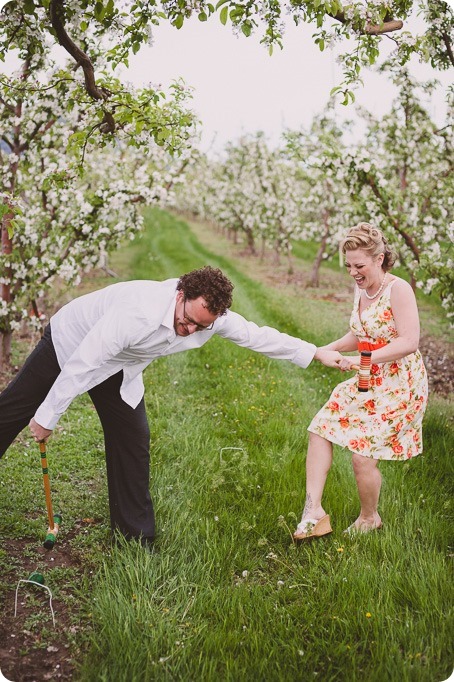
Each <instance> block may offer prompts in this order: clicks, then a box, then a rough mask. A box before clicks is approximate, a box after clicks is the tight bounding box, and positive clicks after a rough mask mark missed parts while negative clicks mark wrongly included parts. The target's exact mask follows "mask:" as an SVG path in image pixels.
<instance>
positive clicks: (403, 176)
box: [342, 69, 454, 316]
mask: <svg viewBox="0 0 454 682" xmlns="http://www.w3.org/2000/svg"><path fill="white" fill-rule="evenodd" d="M391 75H392V79H393V81H394V83H395V84H396V85H397V86H398V95H397V98H396V100H395V101H394V103H393V106H392V109H391V111H390V113H389V114H387V115H385V116H384V117H383V118H382V119H377V118H375V117H374V116H373V115H372V114H369V113H364V116H365V118H366V120H367V124H368V131H367V135H366V139H365V141H364V143H363V144H361V145H359V147H358V149H357V150H355V151H354V152H352V153H350V154H349V155H347V156H346V157H344V159H343V163H342V166H343V172H344V173H346V176H345V177H346V179H347V182H348V185H349V188H350V191H351V193H352V194H353V195H354V196H356V197H357V199H358V201H359V202H360V203H361V204H362V206H363V216H365V217H367V219H370V220H371V222H373V223H375V224H377V226H379V227H381V228H383V229H384V230H385V232H386V233H387V235H388V236H389V238H390V240H391V241H392V243H393V244H394V246H395V248H396V250H397V252H398V254H399V259H400V263H401V265H402V266H403V267H405V268H406V269H407V271H408V272H409V274H410V277H411V280H412V283H413V286H415V285H416V284H417V285H418V286H420V287H422V288H424V289H425V291H426V292H427V293H430V291H432V290H437V291H438V293H439V294H440V296H441V298H442V301H443V305H444V306H445V308H446V309H447V311H448V315H449V316H452V315H453V313H454V296H453V293H452V292H453V291H454V276H453V273H454V268H453V267H452V265H453V258H454V255H453V232H452V224H453V219H454V211H453V208H454V150H453V141H454V138H453V123H452V111H453V109H452V102H451V103H450V111H449V113H448V120H447V121H446V124H445V125H443V126H441V127H440V126H438V125H436V124H435V123H434V122H433V121H432V120H431V118H430V116H429V114H428V112H427V111H426V109H425V108H424V106H423V105H422V104H421V101H422V100H423V98H424V96H425V94H427V93H428V92H430V91H431V90H432V89H433V88H434V87H435V84H434V83H425V84H421V83H418V82H417V81H415V79H413V78H412V77H411V76H410V75H409V73H408V72H407V70H406V69H398V70H394V69H393V70H392V74H391Z"/></svg>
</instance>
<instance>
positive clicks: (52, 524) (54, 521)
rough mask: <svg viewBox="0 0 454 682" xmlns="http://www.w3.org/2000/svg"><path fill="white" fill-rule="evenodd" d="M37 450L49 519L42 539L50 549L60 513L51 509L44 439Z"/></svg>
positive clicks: (53, 543)
mask: <svg viewBox="0 0 454 682" xmlns="http://www.w3.org/2000/svg"><path fill="white" fill-rule="evenodd" d="M39 450H40V453H41V469H42V472H43V484H44V494H45V496H46V508H47V518H48V520H49V528H48V529H47V535H46V539H45V540H44V547H45V548H46V549H52V547H53V546H54V545H55V539H56V537H57V534H58V529H59V527H60V524H61V514H55V515H54V512H53V510H52V497H51V492H50V480H49V467H48V465H47V451H46V441H44V440H42V441H40V442H39Z"/></svg>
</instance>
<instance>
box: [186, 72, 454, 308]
mask: <svg viewBox="0 0 454 682" xmlns="http://www.w3.org/2000/svg"><path fill="white" fill-rule="evenodd" d="M390 75H391V77H392V79H393V81H394V83H395V84H396V85H397V86H398V93H399V94H398V96H397V98H396V100H395V101H394V103H393V106H392V108H391V111H390V112H389V114H387V115H385V116H384V117H383V118H381V119H377V118H376V117H374V116H373V115H372V114H370V113H368V112H366V111H363V112H362V117H363V119H364V122H365V124H366V132H365V134H364V136H363V138H362V139H360V141H358V142H356V143H354V144H352V143H351V141H350V142H349V143H347V141H346V139H345V138H346V128H347V126H345V124H344V125H343V126H342V127H340V126H339V124H338V123H337V121H336V116H335V112H334V109H333V107H332V106H329V107H328V108H327V110H326V111H325V112H324V113H323V114H322V115H321V116H317V117H316V118H315V119H314V121H313V123H312V125H311V127H310V129H309V130H302V131H288V132H287V133H286V134H285V135H284V138H283V140H282V144H281V145H280V146H279V147H278V148H277V149H272V148H271V147H270V146H269V145H268V144H267V141H266V139H265V137H264V136H263V134H260V133H259V134H256V135H252V136H246V137H244V138H242V139H240V140H239V141H238V142H237V143H236V144H229V145H228V146H227V147H226V149H225V154H224V155H223V158H222V159H220V160H216V161H212V160H210V159H208V158H204V160H203V163H202V164H200V165H199V166H198V167H197V168H195V169H194V172H193V173H192V174H191V175H190V176H189V177H187V179H186V182H185V184H184V185H183V186H181V188H180V189H179V192H178V206H179V208H180V209H181V210H183V211H190V212H192V213H195V214H197V215H200V216H202V217H203V218H206V219H208V220H210V221H213V222H214V223H216V224H218V225H221V226H222V227H224V228H226V229H227V230H228V231H229V233H230V234H232V236H234V238H238V237H239V236H241V238H242V239H243V240H244V241H245V242H246V243H247V245H248V248H249V249H250V251H251V252H253V253H256V252H258V251H260V252H261V253H263V251H264V249H265V248H271V249H272V250H273V251H274V253H275V257H276V258H278V257H279V256H280V255H281V254H286V255H287V256H288V257H289V258H290V254H291V248H292V242H293V241H294V240H312V241H313V240H315V241H317V242H318V244H319V250H318V253H317V257H316V260H315V263H314V268H313V271H312V276H311V284H312V285H314V286H317V285H318V272H319V266H320V263H321V261H322V260H323V258H327V257H331V256H332V255H333V254H334V253H336V252H337V245H338V241H339V238H340V236H341V235H342V234H343V233H344V232H345V231H346V229H347V228H348V227H349V226H351V225H352V224H354V223H356V222H358V221H359V220H368V221H370V222H372V223H374V224H375V225H377V226H378V227H380V228H381V229H383V230H384V232H385V234H386V235H387V236H388V238H389V240H390V242H391V243H392V245H393V247H394V249H395V250H396V251H397V253H398V255H399V260H400V264H401V265H402V266H403V267H404V268H406V269H407V271H408V273H409V275H410V277H411V280H412V283H413V285H414V286H416V284H418V286H420V287H423V288H424V290H425V291H426V292H431V291H436V292H437V293H438V294H439V295H440V296H441V298H442V300H443V305H444V306H445V308H446V310H447V314H448V315H449V316H452V315H454V296H453V290H454V288H453V284H454V274H453V273H454V267H453V266H454V253H453V204H454V192H453V190H454V172H453V171H454V154H453V134H452V133H453V131H452V122H451V119H452V102H451V108H450V115H449V117H448V121H447V122H446V125H444V126H442V127H439V126H437V125H436V124H435V123H434V122H433V121H432V120H431V118H430V116H429V114H428V112H427V111H426V110H425V109H424V107H423V106H422V105H421V100H423V99H424V95H425V94H427V93H429V92H430V91H431V90H432V89H433V88H434V87H435V85H434V83H426V84H419V83H417V82H416V81H415V80H414V79H413V78H412V77H411V76H410V75H409V73H408V72H407V71H406V70H405V69H403V70H402V69H400V70H398V71H396V70H394V69H392V70H391V74H390Z"/></svg>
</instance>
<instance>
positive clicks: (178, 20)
mask: <svg viewBox="0 0 454 682" xmlns="http://www.w3.org/2000/svg"><path fill="white" fill-rule="evenodd" d="M183 24H184V16H183V15H182V14H179V15H178V16H177V18H176V19H175V21H174V22H173V25H174V26H175V28H181V27H182V26H183Z"/></svg>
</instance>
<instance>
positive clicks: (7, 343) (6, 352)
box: [0, 212, 13, 371]
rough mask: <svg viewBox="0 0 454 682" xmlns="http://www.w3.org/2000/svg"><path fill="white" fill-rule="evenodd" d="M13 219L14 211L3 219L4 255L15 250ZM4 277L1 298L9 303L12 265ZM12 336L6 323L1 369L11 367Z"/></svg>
mask: <svg viewBox="0 0 454 682" xmlns="http://www.w3.org/2000/svg"><path fill="white" fill-rule="evenodd" d="M12 219H13V213H12V212H8V213H5V215H4V216H3V220H2V227H1V233H2V255H4V256H9V255H11V253H12V251H13V243H12V240H11V237H10V236H9V231H8V230H9V227H10V223H11V221H12ZM2 275H3V277H5V278H6V279H7V280H8V284H2V288H1V298H2V301H5V302H6V303H7V304H9V303H10V302H11V276H12V269H11V265H10V266H8V267H6V268H5V271H4V272H3V273H2ZM11 337H12V332H11V328H10V326H9V323H8V322H7V323H6V328H3V329H2V330H1V343H0V370H2V371H3V370H5V369H6V368H7V367H9V365H10V363H11Z"/></svg>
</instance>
